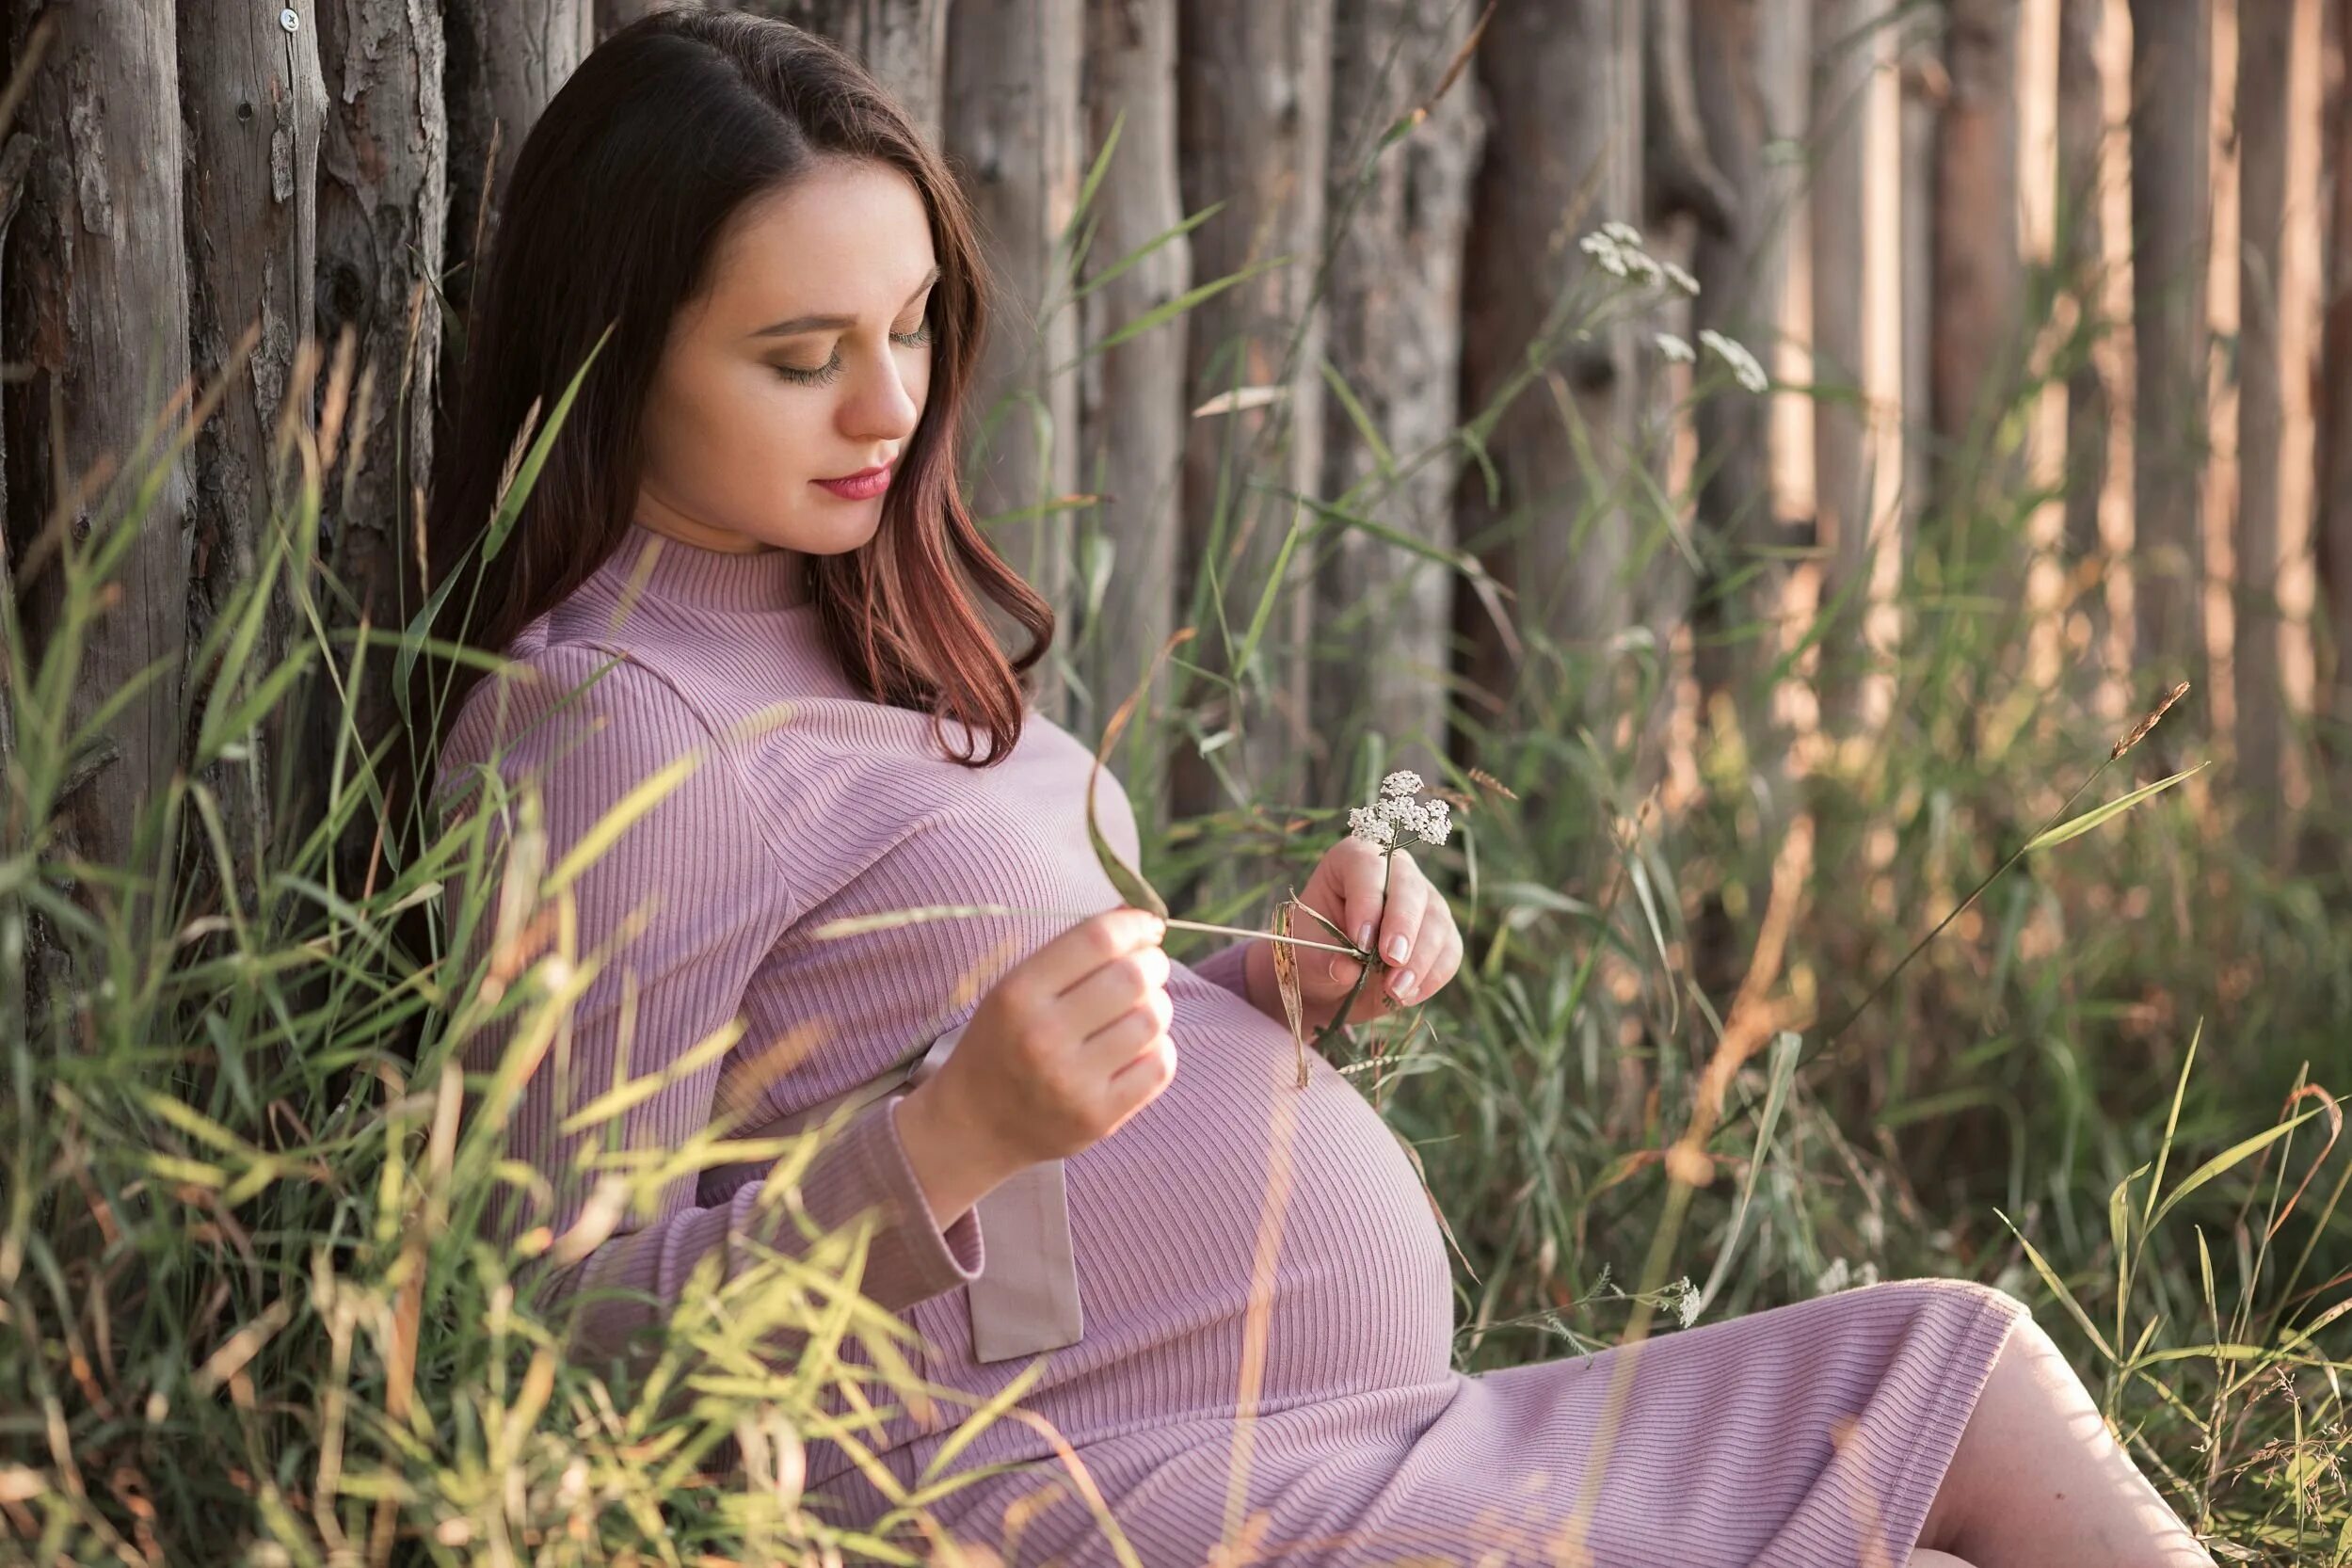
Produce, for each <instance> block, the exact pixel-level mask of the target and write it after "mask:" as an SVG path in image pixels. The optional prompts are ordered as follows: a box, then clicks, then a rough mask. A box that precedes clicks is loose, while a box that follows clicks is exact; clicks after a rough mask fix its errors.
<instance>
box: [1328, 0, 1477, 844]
mask: <svg viewBox="0 0 2352 1568" xmlns="http://www.w3.org/2000/svg"><path fill="white" fill-rule="evenodd" d="M1475 20H1476V17H1475V15H1474V13H1473V10H1472V8H1467V7H1463V6H1457V5H1454V4H1452V3H1451V0H1366V3H1364V4H1361V5H1356V6H1351V7H1348V8H1345V9H1344V10H1342V11H1340V12H1339V13H1338V14H1337V15H1336V18H1335V22H1334V36H1333V40H1332V58H1333V72H1332V126H1333V158H1332V163H1331V182H1330V190H1329V193H1328V196H1327V201H1328V204H1329V207H1330V210H1331V213H1332V215H1333V216H1332V224H1333V226H1334V227H1336V228H1337V231H1338V232H1337V233H1336V239H1335V242H1334V255H1333V260H1332V270H1331V283H1330V291H1329V309H1330V318H1329V320H1330V343H1331V362H1332V367H1333V369H1334V370H1335V371H1336V372H1337V374H1338V376H1339V378H1340V380H1341V381H1342V382H1343V383H1344V384H1345V385H1347V387H1348V388H1349V389H1350V390H1351V392H1352V393H1353V395H1354V397H1355V399H1356V401H1357V403H1358V404H1359V405H1360V406H1361V407H1362V408H1363V411H1364V417H1365V420H1366V422H1367V423H1368V424H1369V426H1370V427H1371V429H1372V430H1374V431H1376V432H1377V433H1378V437H1379V441H1380V446H1381V447H1384V448H1385V452H1383V451H1382V450H1380V449H1379V448H1376V447H1375V446H1374V445H1373V443H1372V442H1371V441H1370V440H1367V439H1366V438H1365V436H1364V435H1363V434H1362V433H1361V432H1359V431H1358V429H1357V428H1356V426H1355V424H1354V422H1353V421H1352V420H1351V419H1335V420H1333V421H1331V422H1330V428H1329V430H1328V431H1327V433H1326V436H1325V456H1324V464H1323V476H1322V484H1321V487H1320V488H1321V492H1322V494H1323V495H1324V496H1325V497H1327V498H1330V499H1331V500H1332V501H1334V502H1335V503H1339V502H1341V501H1342V499H1343V498H1351V497H1352V500H1349V501H1348V503H1347V504H1348V508H1349V510H1351V511H1352V512H1355V513H1357V514H1358V515H1360V516H1363V517H1366V518H1368V519H1370V520H1373V521H1375V522H1378V523H1380V524H1382V525H1384V526H1385V527H1387V528H1390V529H1392V530H1394V531H1396V532H1397V533H1400V534H1403V535H1405V536H1409V537H1412V538H1415V539H1419V540H1422V541H1425V542H1426V543H1428V544H1430V545H1432V546H1433V547H1435V548H1437V549H1439V550H1450V549H1452V548H1453V544H1454V529H1453V512H1452V497H1453V491H1454V486H1455V483H1456V474H1457V469H1458V463H1457V462H1456V461H1455V460H1454V459H1453V457H1452V455H1451V454H1450V452H1448V454H1446V455H1445V456H1443V457H1442V458H1440V459H1439V460H1434V461H1429V462H1424V463H1422V464H1420V466H1419V467H1418V468H1417V469H1416V470H1414V472H1411V473H1410V474H1407V475H1405V476H1404V477H1402V478H1398V477H1396V475H1397V471H1398V467H1399V465H1402V464H1406V463H1409V462H1410V461H1411V460H1412V459H1413V458H1414V457H1415V456H1416V455H1418V454H1421V453H1423V452H1425V451H1427V450H1429V449H1430V448H1432V447H1437V446H1442V445H1444V444H1445V443H1446V442H1447V441H1448V438H1449V437H1450V436H1451V434H1452V432H1453V430H1454V428H1455V424H1456V419H1455V408H1456V402H1455V400H1456V396H1457V394H1458V392H1459V383H1458V377H1459V374H1460V365H1461V340H1460V337H1459V335H1458V333H1457V331H1456V324H1457V323H1458V322H1459V321H1460V319H1461V314H1462V256H1463V242H1464V232H1465V227H1466V225H1467V222H1468V219H1469V210H1470V200H1469V198H1470V177H1471V173H1472V171H1473V170H1474V169H1475V168H1477V164H1478V154H1479V148H1480V141H1481V139H1482V126H1481V124H1480V118H1479V114H1478V108H1477V104H1475V102H1474V101H1473V98H1472V92H1473V86H1472V84H1471V83H1470V82H1469V81H1468V80H1466V79H1462V80H1457V81H1456V82H1454V84H1453V85H1452V87H1451V88H1450V90H1448V92H1447V93H1446V94H1445V95H1444V96H1443V97H1441V98H1438V99H1437V100H1436V101H1435V102H1434V103H1430V104H1429V114H1428V117H1427V118H1426V119H1424V120H1421V121H1420V123H1419V124H1417V125H1416V126H1415V127H1414V128H1413V130H1412V131H1411V132H1409V133H1408V134H1407V135H1406V136H1404V137H1403V139H1402V140H1400V141H1398V142H1396V143H1394V144H1392V145H1390V146H1388V147H1385V148H1384V149H1381V150H1380V151H1379V152H1377V154H1374V153H1372V152H1371V151H1370V150H1371V149H1373V148H1375V147H1377V146H1378V145H1379V142H1380V139H1381V138H1382V136H1384V134H1385V133H1386V131H1387V130H1388V128H1389V127H1391V126H1392V125H1394V124H1395V123H1396V122H1397V121H1398V120H1400V119H1401V118H1403V117H1404V116H1406V115H1407V114H1410V113H1411V112H1412V111H1413V110H1414V109H1415V108H1416V106H1417V105H1420V104H1424V103H1427V102H1428V100H1429V95H1430V94H1431V93H1432V91H1433V90H1434V89H1435V88H1436V87H1437V86H1438V83H1439V79H1440V78H1441V77H1442V76H1443V74H1444V72H1445V71H1446V69H1447V66H1448V64H1449V63H1450V62H1451V61H1452V60H1453V58H1454V56H1455V55H1456V52H1457V51H1458V50H1459V49H1460V48H1461V46H1462V44H1463V43H1464V40H1465V39H1466V38H1467V36H1468V33H1469V29H1470V25H1471V24H1472V23H1473V22H1474V21H1475ZM1343 144H1344V145H1343ZM1374 157H1376V160H1377V161H1374V162H1371V164H1370V167H1369V168H1367V167H1366V165H1367V160H1368V158H1374ZM1351 209H1352V210H1351ZM1343 215H1344V216H1343ZM1342 225H1344V226H1343V227H1342ZM1336 527H1337V528H1338V529H1340V530H1343V531H1340V532H1337V533H1336V536H1334V537H1333V541H1332V544H1331V546H1330V547H1329V549H1328V551H1327V552H1325V553H1324V554H1323V556H1322V558H1321V559H1320V562H1319V564H1318V568H1317V575H1316V598H1317V603H1316V608H1315V617H1316V622H1317V626H1316V635H1317V637H1318V639H1319V640H1320V642H1321V643H1322V644H1323V648H1324V653H1325V655H1326V656H1325V657H1324V658H1323V659H1321V660H1320V661H1319V662H1318V663H1317V664H1316V666H1315V669H1314V672H1313V678H1312V684H1313V703H1314V713H1315V720H1316V731H1317V734H1318V736H1319V737H1320V738H1321V739H1323V741H1324V742H1325V744H1326V745H1327V746H1328V751H1327V754H1325V755H1323V756H1320V757H1319V758H1318V759H1317V761H1318V774H1319V776H1318V779H1317V782H1316V785H1315V798H1317V799H1319V800H1338V799H1341V798H1343V797H1345V798H1357V797H1359V796H1364V795H1367V794H1368V792H1367V791H1365V790H1363V789H1362V788H1360V786H1359V784H1358V781H1357V780H1356V779H1355V778H1354V777H1353V776H1352V774H1351V772H1350V771H1349V770H1350V764H1351V763H1352V760H1353V752H1354V744H1355V743H1356V742H1358V741H1360V740H1361V739H1362V738H1363V737H1364V735H1365V734H1366V733H1367V731H1370V732H1373V733H1377V734H1378V735H1379V736H1380V737H1381V738H1382V742H1383V746H1384V750H1383V754H1382V760H1381V762H1380V764H1379V765H1380V767H1381V769H1382V771H1383V772H1386V771H1388V770H1391V769H1395V768H1411V769H1412V770H1414V771H1415V772H1416V773H1420V774H1422V775H1424V776H1427V777H1431V778H1436V777H1440V776H1442V770H1441V769H1440V768H1439V766H1438V760H1439V759H1441V758H1443V757H1444V756H1445V753H1446V712H1447V700H1446V699H1447V696H1448V689H1447V688H1448V683H1447V680H1446V677H1447V673H1448V667H1449V664H1450V656H1449V653H1448V632H1449V630H1450V624H1451V616H1452V602H1453V591H1452V590H1453V579H1452V574H1451V572H1450V571H1449V570H1448V568H1446V567H1444V566H1443V565H1442V564H1440V563H1437V562H1434V561H1432V560H1429V559H1428V558H1426V557H1423V556H1419V555H1416V554H1413V553H1411V552H1407V551H1405V550H1403V549H1401V548H1400V547H1398V546H1396V545H1393V544H1390V543H1388V542H1387V541H1385V540H1383V539H1381V538H1379V537H1378V536H1373V535H1370V534H1366V533H1363V532H1360V531H1357V530H1354V529H1352V528H1348V527H1346V525H1345V524H1338V525H1336ZM1352 648H1380V649H1381V650H1382V653H1383V656H1382V657H1381V658H1378V659H1363V658H1349V657H1345V656H1344V650H1347V649H1352ZM1333 743H1336V744H1333Z"/></svg>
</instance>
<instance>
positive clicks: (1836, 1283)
mask: <svg viewBox="0 0 2352 1568" xmlns="http://www.w3.org/2000/svg"><path fill="white" fill-rule="evenodd" d="M1851 1283H1853V1272H1852V1271H1851V1270H1849V1269H1848V1268H1847V1266H1846V1260H1845V1259H1844V1258H1842V1257H1833V1258H1832V1259H1830V1266H1829V1267H1828V1268H1826V1269H1824V1270H1822V1271H1821V1274H1820V1277H1819V1278H1817V1279H1816V1280H1815V1281H1814V1282H1813V1293H1814V1294H1815V1295H1816V1296H1828V1295H1833V1294H1835V1293H1836V1292H1838V1291H1840V1290H1843V1289H1845V1288H1846V1287H1847V1286H1848V1285H1850V1284H1851Z"/></svg>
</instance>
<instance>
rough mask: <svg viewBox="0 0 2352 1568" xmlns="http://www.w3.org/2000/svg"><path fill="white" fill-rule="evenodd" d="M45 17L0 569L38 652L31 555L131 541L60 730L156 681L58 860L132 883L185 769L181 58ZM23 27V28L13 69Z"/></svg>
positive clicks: (40, 964) (40, 561)
mask: <svg viewBox="0 0 2352 1568" xmlns="http://www.w3.org/2000/svg"><path fill="white" fill-rule="evenodd" d="M27 9H28V8H27ZM49 16H50V17H52V18H54V24H55V26H56V32H55V34H54V36H53V37H52V38H51V40H50V41H49V46H48V50H47V54H46V57H45V58H44V59H43V61H42V63H41V64H40V68H39V70H38V71H37V72H35V74H34V78H33V81H32V84H31V88H30V91H29V93H28V94H27V96H26V99H25V101H24V108H23V111H22V119H21V120H20V121H19V123H20V124H21V125H22V126H23V128H24V131H25V132H26V133H27V134H28V135H30V136H32V137H33V139H34V145H35V147H36V149H37V151H36V152H34V154H33V156H32V159H31V164H30V167H29V168H28V169H27V171H26V181H25V189H24V206H23V208H22V210H21V211H20V212H19V213H18V215H17V217H16V221H15V223H14V224H13V225H12V226H11V228H10V231H9V233H8V259H7V263H6V266H5V269H0V270H4V272H5V277H6V280H7V285H8V301H7V309H6V312H5V336H4V337H0V354H4V355H5V358H6V359H7V360H8V362H9V364H10V366H11V368H12V370H16V371H19V372H21V374H22V376H23V378H22V379H13V380H12V381H11V383H10V384H9V386H8V390H7V396H6V457H7V464H8V475H7V483H8V533H9V536H10V551H9V554H10V558H11V560H12V561H13V562H14V563H15V564H16V568H17V569H18V571H19V572H20V574H21V575H20V577H19V579H18V581H17V583H16V590H17V593H18V595H19V598H20V609H21V611H22V615H23V623H24V634H25V637H26V640H27V646H28V648H32V649H40V648H46V647H47V646H48V645H49V644H50V642H51V640H52V639H53V638H54V637H56V635H57V634H58V632H59V619H60V616H61V614H62V613H63V611H64V609H65V590H64V577H63V572H62V569H61V568H60V566H59V563H58V558H57V555H58V552H57V550H56V548H47V549H44V551H43V552H41V554H40V556H38V557H33V556H28V554H27V551H28V549H29V548H30V547H31V546H32V545H33V542H34V540H35V538H36V536H39V535H40V533H41V532H42V530H43V529H44V527H45V526H46V524H47V523H48V522H49V521H50V520H52V518H53V516H56V515H57V514H60V513H61V514H63V516H64V518H65V530H64V538H63V540H52V541H50V544H51V546H53V547H54V546H56V545H58V544H60V543H70V544H71V545H72V547H73V548H75V549H86V548H88V546H89V544H90V543H92V542H93V538H92V535H93V529H94V528H95V527H97V526H98V525H101V524H104V525H105V526H107V527H125V528H135V529H136V536H135V538H134V541H133V542H132V543H131V544H130V546H129V548H128V552H127V553H126V554H125V555H124V556H123V558H122V559H121V561H120V564H119V567H118V569H117V571H116V574H115V576H116V581H117V582H119V583H120V590H121V591H120V598H119V599H118V600H115V601H114V602H113V603H112V604H111V606H110V607H108V608H106V609H104V611H103V612H102V613H100V614H99V615H98V616H96V617H95V618H94V619H93V620H92V621H91V622H90V623H89V624H88V626H87V627H86V628H84V629H83V631H82V632H81V633H80V634H81V636H82V637H83V644H82V650H81V665H80V669H79V671H78V673H77V675H76V678H75V680H74V684H73V688H72V693H71V694H70V696H68V698H67V704H66V707H67V712H66V718H67V722H68V723H69V725H71V726H72V727H75V728H78V727H80V726H82V725H84V724H86V723H88V720H89V719H90V717H91V715H92V714H93V712H95V711H96V709H97V708H98V707H99V706H100V705H101V704H102V703H104V702H105V701H106V700H107V699H108V698H109V697H111V696H113V695H114V694H115V693H116V692H118V691H120V690H121V689H122V688H123V687H124V686H125V685H126V684H128V683H129V682H130V681H131V680H133V679H134V677H136V675H137V674H138V672H139V671H141V670H142V669H144V668H145V667H146V666H147V665H149V664H152V663H154V662H156V661H158V660H162V661H165V663H166V669H165V671H164V673H163V674H162V675H161V677H160V678H158V679H153V680H149V681H147V682H146V683H145V685H144V686H143V687H142V688H141V689H140V691H139V693H138V695H137V696H134V697H133V698H131V699H130V701H129V702H128V703H127V704H126V705H125V706H123V707H122V708H120V710H118V711H117V712H114V714H113V715H112V716H111V717H110V718H109V720H108V721H107V723H106V725H105V732H104V736H103V737H101V738H100V739H99V740H98V741H97V742H96V744H95V745H94V746H93V747H92V749H90V750H89V751H88V753H87V754H85V755H84V756H83V757H82V758H80V759H79V760H78V763H79V766H78V769H77V771H78V772H79V774H80V777H79V782H78V783H76V784H74V785H72V786H71V787H70V788H69V789H68V791H67V792H66V793H65V795H64V797H63V798H62V799H61V800H60V801H59V802H58V803H57V807H56V825H57V838H56V841H55V842H56V856H54V857H53V859H52V863H53V864H54V863H56V860H57V859H62V858H63V857H64V856H80V857H83V858H85V859H88V860H89V861H92V862H94V863H96V864H98V865H102V866H118V867H134V866H136V865H139V864H141V861H140V860H139V859H137V858H136V856H134V854H133V847H134V842H135V834H136V826H137V824H138V823H139V821H140V819H141V817H142V816H144V815H146V814H147V813H148V812H149V811H150V809H151V803H152V802H154V801H157V800H159V799H160V798H161V797H162V796H163V795H164V794H165V792H167V791H168V789H169V788H170V781H171V776H172V772H173V770H174V768H175V767H176V765H177V764H178V762H179V760H180V742H181V736H180V722H179V718H180V700H179V699H180V681H179V680H178V676H177V672H178V670H179V668H180V665H181V663H182V661H183V658H184V650H185V646H186V632H187V584H188V538H187V518H188V507H189V496H188V476H187V472H186V470H185V467H184V464H183V463H182V462H181V461H180V460H179V459H177V458H170V457H165V456H162V454H163V453H164V452H165V451H167V450H168V446H167V445H166V443H168V441H169V440H170V439H171V437H172V436H173V434H174V433H175V432H176V428H177V425H178V424H179V421H180V420H181V419H182V418H183V417H184V412H185V410H184V408H175V409H174V410H173V411H172V412H171V414H170V415H169V417H168V418H165V419H163V420H161V422H160V423H161V439H160V440H156V441H149V440H147V438H148V437H149V435H150V433H151V427H152V426H153V425H155V424H157V422H158V415H159V414H160V413H161V412H162V411H163V410H164V409H165V408H166V407H167V405H168V404H170V403H172V402H173V401H174V400H175V398H176V397H177V395H178V394H180V393H182V392H184V383H185V381H186V379H187V376H188V292H187V252H186V249H185V248H184V243H183V240H182V232H181V222H182V216H183V215H182V190H181V169H182V168H183V167H184V165H183V155H182V147H181V139H180V138H181V127H180V111H179V96H178V87H179V64H178V48H177V44H176V40H175V39H174V37H173V29H172V11H171V8H169V7H168V6H164V5H161V4H158V3H155V0H86V3H84V4H80V5H74V6H68V7H56V8H50V12H49ZM30 25H31V24H30V22H29V21H28V20H27V19H26V18H25V17H24V16H23V15H22V12H21V11H20V14H19V16H18V17H17V18H16V19H15V24H14V25H13V26H12V27H11V43H12V48H11V56H12V57H22V54H23V50H24V39H25V35H26V31H27V29H28V27H29V26H30ZM143 444H144V445H145V446H146V448H147V450H146V451H144V452H142V450H141V448H142V445H143ZM99 463H104V464H107V465H109V467H110V469H111V471H112V472H113V473H114V474H115V476H116V486H115V487H112V488H111V493H98V494H83V493H78V487H79V486H80V484H81V482H82V480H83V479H84V477H85V475H86V474H87V473H88V471H89V470H90V469H91V468H92V466H93V465H95V464H99ZM150 474H152V475H153V476H154V477H155V478H156V480H157V481H158V485H157V488H156V490H155V493H154V496H153V499H152V503H151V504H149V505H148V506H147V509H146V511H145V513H144V514H143V515H142V516H140V517H138V518H136V519H128V520H126V519H125V518H124V517H123V516H122V514H123V512H124V511H125V510H126V509H127V502H128V499H129V497H130V494H131V491H132V490H133V488H135V487H136V483H137V481H138V480H139V479H140V478H141V477H143V476H146V475H150ZM74 893H75V896H76V897H77V898H79V899H80V900H82V901H83V903H84V904H85V905H86V906H87V907H89V908H92V909H93V910H95V909H98V908H100V907H102V906H104V905H105V904H109V903H110V902H111V895H110V894H108V893H106V892H104V891H103V890H101V888H99V887H98V886H97V885H94V884H87V883H86V884H83V885H81V886H79V887H77V888H75V889H74ZM168 894H169V889H168V888H155V889H153V895H154V896H155V897H156V898H157V899H158V900H166V899H168ZM53 959H54V954H47V953H44V954H41V955H40V956H39V957H38V958H37V960H36V964H35V968H36V973H37V978H38V979H40V980H41V981H43V982H44V983H46V982H48V981H54V980H62V979H64V978H65V977H64V975H63V973H62V970H61V969H60V968H58V967H57V966H56V964H55V963H54V962H53ZM38 1000H39V999H38V998H37V999H36V1003H37V1004H38Z"/></svg>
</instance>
